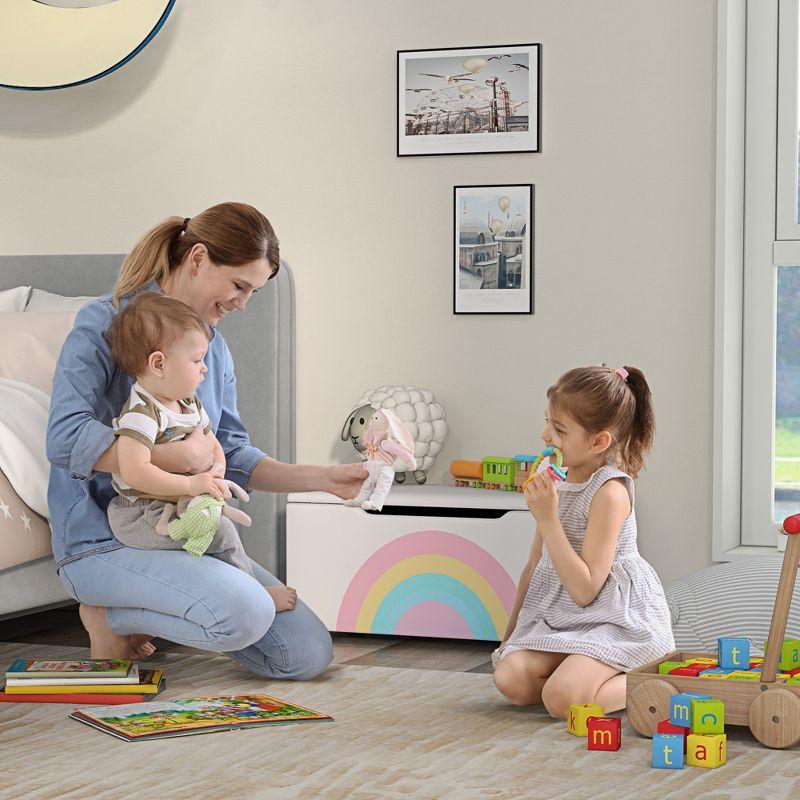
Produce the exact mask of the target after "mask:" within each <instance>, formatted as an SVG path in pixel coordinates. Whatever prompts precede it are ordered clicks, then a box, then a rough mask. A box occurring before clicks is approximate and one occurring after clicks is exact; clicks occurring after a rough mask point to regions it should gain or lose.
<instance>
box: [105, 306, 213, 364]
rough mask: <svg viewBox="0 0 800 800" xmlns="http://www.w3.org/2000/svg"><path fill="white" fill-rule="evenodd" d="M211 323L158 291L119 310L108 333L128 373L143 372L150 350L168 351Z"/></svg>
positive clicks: (113, 350)
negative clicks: (182, 337)
mask: <svg viewBox="0 0 800 800" xmlns="http://www.w3.org/2000/svg"><path fill="white" fill-rule="evenodd" d="M191 330H198V331H200V332H201V333H202V334H203V335H204V336H206V338H208V339H209V341H210V340H211V333H210V331H209V328H208V326H207V325H206V324H205V322H203V320H202V319H201V318H200V317H199V316H198V315H197V313H196V312H195V311H194V310H193V309H192V308H190V307H189V306H187V305H186V303H184V302H182V301H180V300H176V299H175V298H174V297H168V296H167V295H164V294H159V293H158V292H141V293H140V294H137V295H136V297H134V298H133V300H131V301H130V303H128V304H127V305H126V306H125V308H123V309H122V311H120V312H119V313H118V314H117V315H116V316H115V317H114V319H113V320H111V325H109V327H108V330H107V331H106V333H105V337H106V341H107V342H108V345H109V347H110V348H111V357H112V358H113V359H114V362H115V363H116V365H117V366H118V367H119V368H120V369H121V370H122V371H123V372H124V373H126V374H127V375H132V376H134V377H135V376H137V375H142V374H143V373H144V372H145V370H146V369H147V360H148V358H149V357H150V354H151V353H154V352H156V350H160V351H161V352H164V351H166V350H168V349H169V348H170V347H171V346H172V345H173V344H175V342H177V341H178V339H180V338H181V336H183V334H184V333H186V332H187V331H191Z"/></svg>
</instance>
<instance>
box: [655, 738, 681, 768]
mask: <svg viewBox="0 0 800 800" xmlns="http://www.w3.org/2000/svg"><path fill="white" fill-rule="evenodd" d="M651 763H652V765H653V767H654V768H655V769H683V737H682V736H679V735H678V734H676V733H654V734H653V756H652V762H651Z"/></svg>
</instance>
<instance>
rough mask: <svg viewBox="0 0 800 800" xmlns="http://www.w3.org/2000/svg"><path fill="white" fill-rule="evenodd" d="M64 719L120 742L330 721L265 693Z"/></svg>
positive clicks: (83, 712) (107, 709)
mask: <svg viewBox="0 0 800 800" xmlns="http://www.w3.org/2000/svg"><path fill="white" fill-rule="evenodd" d="M69 717H70V719H74V720H77V721H78V722H83V723H84V724H86V725H91V726H92V727H93V728H97V729H98V730H101V731H104V732H105V733H110V734H111V735H112V736H116V737H117V738H119V739H124V740H125V741H126V742H135V741H140V740H147V739H166V738H170V737H173V736H190V735H192V734H195V733H213V732H215V731H227V730H236V729H239V728H251V727H263V726H268V725H275V724H285V723H290V722H312V721H323V720H328V721H332V720H333V717H332V716H330V715H329V714H322V713H320V712H319V711H312V710H311V709H310V708H304V707H303V706H298V705H295V704H294V703H287V702H286V701H285V700H281V699H280V698H277V697H271V696H270V695H266V694H245V695H225V696H217V697H184V698H179V699H176V700H169V701H160V702H154V703H148V704H147V706H141V705H135V704H134V705H129V706H126V705H121V706H100V707H96V708H77V709H75V711H73V712H72V713H71V714H70V715H69Z"/></svg>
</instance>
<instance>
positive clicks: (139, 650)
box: [130, 633, 156, 661]
mask: <svg viewBox="0 0 800 800" xmlns="http://www.w3.org/2000/svg"><path fill="white" fill-rule="evenodd" d="M151 638H152V637H151V636H149V635H148V634H146V633H134V634H131V637H130V640H131V658H132V659H134V660H135V661H144V659H146V658H149V657H150V656H151V655H153V653H155V651H156V646H155V645H154V644H153V643H152V642H151V641H150V639H151Z"/></svg>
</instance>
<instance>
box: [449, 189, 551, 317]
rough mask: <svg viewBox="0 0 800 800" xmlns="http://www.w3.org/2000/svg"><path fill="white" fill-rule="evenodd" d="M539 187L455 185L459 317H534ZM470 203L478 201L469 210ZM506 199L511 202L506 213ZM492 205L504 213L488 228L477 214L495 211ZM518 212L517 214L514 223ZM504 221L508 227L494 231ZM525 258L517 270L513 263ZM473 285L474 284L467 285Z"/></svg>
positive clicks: (488, 223)
mask: <svg viewBox="0 0 800 800" xmlns="http://www.w3.org/2000/svg"><path fill="white" fill-rule="evenodd" d="M535 188H536V187H535V184H533V183H496V184H470V185H463V186H453V240H452V242H453V261H452V264H451V269H452V276H453V314H459V315H460V314H533V313H534V292H533V284H534V272H535V271H534V258H533V254H534V247H533V244H534V235H535V234H534V230H535V229H534V219H535ZM465 190H473V191H472V192H469V191H465ZM470 198H474V202H473V203H471V204H470V205H468V203H467V201H468V199H470ZM503 200H509V201H510V203H509V205H508V206H507V207H506V208H505V209H503V207H502V205H501V201H503ZM492 202H494V203H495V205H496V206H497V208H498V211H499V213H498V216H497V217H495V218H493V219H491V220H489V219H487V221H486V223H485V225H484V223H483V221H482V218H481V216H480V215H479V212H477V211H476V210H475V209H476V208H477V207H480V208H481V210H483V209H485V208H487V207H491V204H492ZM523 202H524V203H525V205H526V207H525V208H524V211H523V210H521V209H522V208H523V206H522V203H523ZM512 209H516V210H515V211H514V217H513V218H512V216H511V211H512ZM496 213H497V212H496ZM503 213H505V214H506V219H505V220H503V219H502V214H503ZM498 221H499V222H501V223H503V229H501V230H499V231H497V232H494V231H493V229H492V227H491V226H492V225H493V224H495V223H496V222H498ZM521 223H524V228H522V227H521ZM520 232H521V234H522V235H521V236H520V235H519V234H520ZM490 236H491V241H488V239H489V237H490ZM520 238H521V239H522V241H521V242H519V239H520ZM492 247H495V248H496V261H495V260H493V259H492V249H491V248H492ZM519 255H522V256H523V258H522V259H521V260H520V261H519V269H518V270H516V269H514V268H513V267H516V264H514V265H511V264H509V262H512V261H517V256H519ZM492 270H494V273H493V272H492ZM517 273H518V279H517V277H516V274H517ZM469 283H472V284H473V285H472V286H469V285H465V284H469ZM501 283H504V284H505V285H503V286H501V285H500V284H501ZM493 284H495V285H493ZM515 284H517V285H515ZM526 284H527V285H526ZM525 289H527V291H525ZM484 292H486V294H484Z"/></svg>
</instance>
